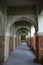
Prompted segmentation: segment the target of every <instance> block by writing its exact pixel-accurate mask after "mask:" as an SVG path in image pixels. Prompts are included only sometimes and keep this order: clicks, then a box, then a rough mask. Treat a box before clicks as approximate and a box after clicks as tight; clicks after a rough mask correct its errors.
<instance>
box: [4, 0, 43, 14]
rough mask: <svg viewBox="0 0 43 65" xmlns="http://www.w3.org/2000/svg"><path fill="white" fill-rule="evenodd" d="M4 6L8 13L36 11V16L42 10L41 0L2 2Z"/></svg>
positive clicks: (42, 1) (6, 0)
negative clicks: (6, 7)
mask: <svg viewBox="0 0 43 65" xmlns="http://www.w3.org/2000/svg"><path fill="white" fill-rule="evenodd" d="M4 2H5V3H6V5H7V6H8V11H9V8H10V11H13V10H23V9H24V10H30V9H31V10H33V11H34V12H36V10H38V14H39V13H40V12H41V10H42V9H43V0H4Z"/></svg>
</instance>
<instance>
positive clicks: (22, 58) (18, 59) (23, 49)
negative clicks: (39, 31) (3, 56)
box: [4, 44, 40, 65]
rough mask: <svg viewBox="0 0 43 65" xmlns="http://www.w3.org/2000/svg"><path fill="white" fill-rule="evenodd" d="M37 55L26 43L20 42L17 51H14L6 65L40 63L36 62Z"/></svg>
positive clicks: (35, 64)
mask: <svg viewBox="0 0 43 65" xmlns="http://www.w3.org/2000/svg"><path fill="white" fill-rule="evenodd" d="M34 59H35V56H34V54H33V52H32V51H30V48H28V46H27V45H26V44H20V45H19V46H18V48H17V49H16V51H15V52H12V54H11V55H10V57H9V58H8V59H7V61H6V62H5V63H4V65H40V64H37V63H34V61H33V60H34Z"/></svg>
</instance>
